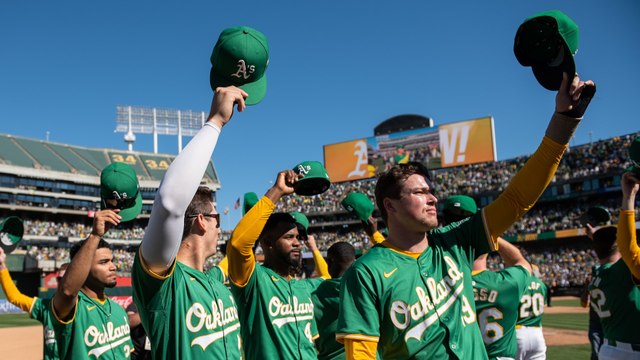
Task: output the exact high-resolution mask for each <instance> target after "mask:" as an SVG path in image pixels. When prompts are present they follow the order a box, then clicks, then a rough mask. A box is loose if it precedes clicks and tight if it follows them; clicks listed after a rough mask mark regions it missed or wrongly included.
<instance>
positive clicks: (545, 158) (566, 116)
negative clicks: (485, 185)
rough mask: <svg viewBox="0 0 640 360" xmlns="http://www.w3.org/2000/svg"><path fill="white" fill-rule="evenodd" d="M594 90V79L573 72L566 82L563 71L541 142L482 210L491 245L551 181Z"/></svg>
mask: <svg viewBox="0 0 640 360" xmlns="http://www.w3.org/2000/svg"><path fill="white" fill-rule="evenodd" d="M594 93H595V84H594V83H593V81H591V80H589V81H586V82H584V81H581V80H580V78H579V77H578V76H575V77H574V78H573V82H572V83H570V84H569V80H568V78H567V76H566V74H565V75H564V80H563V82H562V86H561V87H560V90H558V93H557V95H556V109H555V113H554V114H553V116H552V117H551V121H550V122H549V125H548V127H547V131H546V133H545V136H544V138H543V140H542V143H541V144H540V146H539V147H538V149H537V150H536V152H535V153H534V154H533V155H532V156H531V158H530V159H529V160H528V161H527V163H526V164H525V165H524V167H523V168H522V169H520V171H518V173H517V174H516V175H515V176H514V178H513V179H512V180H511V182H510V183H509V186H508V187H507V188H506V189H505V191H504V192H503V193H502V194H500V196H498V198H497V199H496V200H495V201H493V202H492V203H491V204H489V205H488V206H486V207H485V208H483V210H482V211H483V213H482V215H483V218H484V220H485V224H486V227H487V231H488V232H489V234H488V235H490V236H491V242H492V247H494V248H495V247H496V246H497V245H498V244H497V237H498V236H500V234H502V233H503V232H504V231H506V230H507V229H508V228H509V227H510V226H511V225H513V223H515V222H516V221H517V220H518V219H520V218H521V217H522V215H524V214H525V213H526V212H527V211H529V209H531V207H533V205H534V204H535V203H536V201H537V200H538V198H539V197H540V195H542V193H543V192H544V190H545V189H546V188H547V185H548V184H549V182H551V179H552V178H553V176H554V175H555V172H556V169H557V168H558V165H559V164H560V160H561V159H562V155H563V154H564V151H565V150H566V148H567V145H568V144H569V140H570V139H571V137H572V136H573V132H574V131H575V129H576V128H577V127H578V124H579V123H580V121H581V120H582V116H583V115H584V112H585V111H586V108H587V106H588V105H589V101H590V100H591V97H592V96H593V94H594Z"/></svg>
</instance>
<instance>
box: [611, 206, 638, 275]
mask: <svg viewBox="0 0 640 360" xmlns="http://www.w3.org/2000/svg"><path fill="white" fill-rule="evenodd" d="M635 216H636V214H635V212H634V211H633V210H620V218H619V219H618V236H617V239H616V242H617V243H618V249H620V255H622V260H624V263H625V264H627V267H628V268H629V270H631V273H632V274H633V276H634V277H635V278H636V279H640V247H638V240H637V239H636V224H635Z"/></svg>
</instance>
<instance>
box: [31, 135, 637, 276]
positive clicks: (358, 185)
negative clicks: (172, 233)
mask: <svg viewBox="0 0 640 360" xmlns="http://www.w3.org/2000/svg"><path fill="white" fill-rule="evenodd" d="M636 135H637V134H631V135H627V136H622V137H614V138H611V139H607V140H603V141H598V142H595V143H593V144H585V145H582V146H577V147H573V148H571V149H570V150H569V153H568V154H567V156H565V157H564V158H563V160H562V163H561V164H560V167H559V169H558V171H557V174H556V177H555V179H554V181H555V182H558V181H560V182H562V181H567V180H570V179H572V178H580V177H591V176H597V175H599V174H607V173H616V174H621V173H622V171H623V169H624V168H625V167H626V166H627V165H628V160H627V148H628V146H629V144H630V142H631V141H632V139H633V138H634V137H635V136H636ZM526 160H527V157H524V156H523V157H518V158H515V159H510V160H505V161H498V162H492V163H483V164H473V165H467V166H464V167H461V168H456V169H439V170H435V171H434V172H433V176H434V177H435V178H436V180H435V183H436V184H438V188H436V189H435V191H436V194H437V196H438V197H439V198H440V199H444V198H446V197H447V196H449V195H451V194H467V195H472V196H474V195H475V196H476V197H477V196H480V195H481V194H483V193H487V192H493V191H495V192H500V191H503V190H504V188H505V186H506V185H507V184H508V183H509V181H510V180H511V179H512V177H513V175H514V174H515V173H516V172H517V170H518V169H519V168H520V167H521V166H522V165H523V164H524V163H525V162H526ZM374 188H375V179H367V180H361V181H353V182H345V183H336V184H332V186H331V188H330V189H329V191H327V192H325V193H324V194H321V195H318V196H313V197H301V196H296V195H293V196H289V197H286V198H285V199H284V200H282V201H280V202H279V203H278V204H277V210H276V211H300V212H303V213H306V214H307V216H308V217H309V219H310V222H311V227H310V232H311V233H313V234H315V236H316V242H317V244H318V247H319V248H320V249H321V250H326V249H328V248H329V247H330V246H331V245H332V244H333V243H335V242H336V241H348V242H349V243H351V244H352V245H353V246H354V247H355V248H356V249H358V250H363V251H364V250H366V249H367V248H368V247H369V246H371V245H370V243H369V239H368V237H367V236H366V235H365V233H364V231H362V230H361V229H360V228H359V226H357V225H356V226H324V227H322V228H320V227H318V226H322V225H323V224H327V223H328V222H335V224H334V225H336V224H338V225H340V224H343V223H344V221H345V219H349V216H348V215H347V213H346V212H345V211H344V210H343V209H342V206H341V205H340V201H341V200H342V199H343V198H344V197H345V196H346V195H347V194H348V193H350V192H352V191H358V192H362V193H365V194H367V195H368V196H369V197H370V198H371V199H372V200H373V199H374ZM619 203H620V201H619V199H618V198H615V197H614V196H610V197H609V198H605V199H604V200H603V201H602V203H601V204H598V205H601V206H604V207H606V208H608V209H609V211H610V212H611V214H612V223H616V222H617V218H616V215H617V213H618V211H617V209H618V207H619ZM591 205H592V204H586V203H584V202H580V199H576V200H575V201H564V202H546V203H539V204H538V205H537V206H536V207H535V208H534V209H532V210H531V211H530V212H529V213H528V214H527V215H526V216H525V217H524V218H522V219H521V221H519V222H518V223H516V224H515V225H514V226H513V227H512V228H511V229H509V230H508V231H507V232H506V233H505V234H504V235H505V236H510V235H518V234H523V233H527V234H530V233H540V232H544V231H555V230H564V229H576V228H580V227H582V225H581V224H580V215H581V214H582V213H583V212H584V211H585V210H586V208H587V207H588V206H591ZM351 220H353V219H351ZM24 225H25V236H26V237H27V238H29V237H31V239H33V240H38V238H39V237H48V238H52V237H55V238H59V237H68V238H70V239H84V238H86V237H87V236H88V234H89V231H90V230H91V221H90V219H87V221H86V223H71V222H55V221H44V220H34V219H24ZM336 228H337V229H338V230H333V229H336ZM318 229H321V231H319V230H318ZM143 236H144V228H143V227H141V225H140V224H137V225H135V226H133V227H129V228H115V229H111V230H110V231H109V233H108V235H107V236H105V238H106V239H107V240H110V239H117V240H131V241H133V242H134V243H135V242H137V241H139V240H141V239H142V237H143ZM229 237H230V233H229V232H228V231H224V232H223V234H222V237H221V243H224V242H225V241H226V240H228V239H229ZM36 243H37V242H36ZM133 245H135V244H133ZM23 246H24V247H26V249H27V251H28V254H30V255H32V256H33V257H34V258H36V259H38V260H56V261H67V260H68V258H69V251H68V248H56V247H51V246H35V245H32V244H29V243H27V244H25V245H23ZM134 251H135V246H130V247H128V248H115V249H114V257H115V260H114V262H115V263H116V266H117V268H118V272H119V273H121V274H125V275H126V274H128V273H129V272H130V270H131V265H132V264H133V255H134ZM525 253H526V252H525ZM257 254H260V248H259V247H258V249H257ZM222 256H223V255H222V254H221V253H218V254H217V255H216V256H214V257H212V258H210V259H209V260H208V262H207V265H206V267H207V268H210V267H211V266H215V265H216V264H217V263H218V262H219V261H220V259H221V258H222ZM526 256H527V258H528V259H529V260H530V261H531V262H532V263H533V264H536V265H539V267H540V271H541V274H542V277H543V280H544V281H545V282H546V283H547V284H549V285H551V286H552V287H559V288H564V287H575V286H581V285H582V284H583V283H584V282H585V276H586V274H588V273H589V272H590V269H591V266H592V265H593V264H594V263H595V256H594V253H593V251H591V250H584V249H582V250H580V249H558V248H553V247H550V248H549V249H547V250H544V251H538V252H531V253H526ZM498 259H499V258H497V257H496V258H493V260H492V261H490V262H489V264H490V268H497V267H499V266H501V265H500V261H499V260H498Z"/></svg>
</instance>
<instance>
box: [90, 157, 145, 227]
mask: <svg viewBox="0 0 640 360" xmlns="http://www.w3.org/2000/svg"><path fill="white" fill-rule="evenodd" d="M100 198H101V200H102V209H109V208H113V206H110V205H109V204H108V203H107V201H109V200H116V201H117V205H116V206H115V208H117V209H120V212H119V213H118V215H120V216H121V217H122V219H121V220H120V221H122V222H125V221H129V220H133V219H135V218H136V216H138V215H139V214H140V212H141V211H142V195H141V194H140V185H139V184H138V177H137V176H136V172H135V170H133V168H132V167H131V166H130V165H127V164H125V163H122V162H113V163H111V164H109V165H108V166H107V167H105V168H104V169H102V173H101V174H100Z"/></svg>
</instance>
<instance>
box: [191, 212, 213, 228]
mask: <svg viewBox="0 0 640 360" xmlns="http://www.w3.org/2000/svg"><path fill="white" fill-rule="evenodd" d="M198 215H202V216H204V217H208V218H214V219H216V227H217V228H219V227H220V214H219V213H217V214H192V215H187V216H186V217H187V218H195V217H198Z"/></svg>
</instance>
